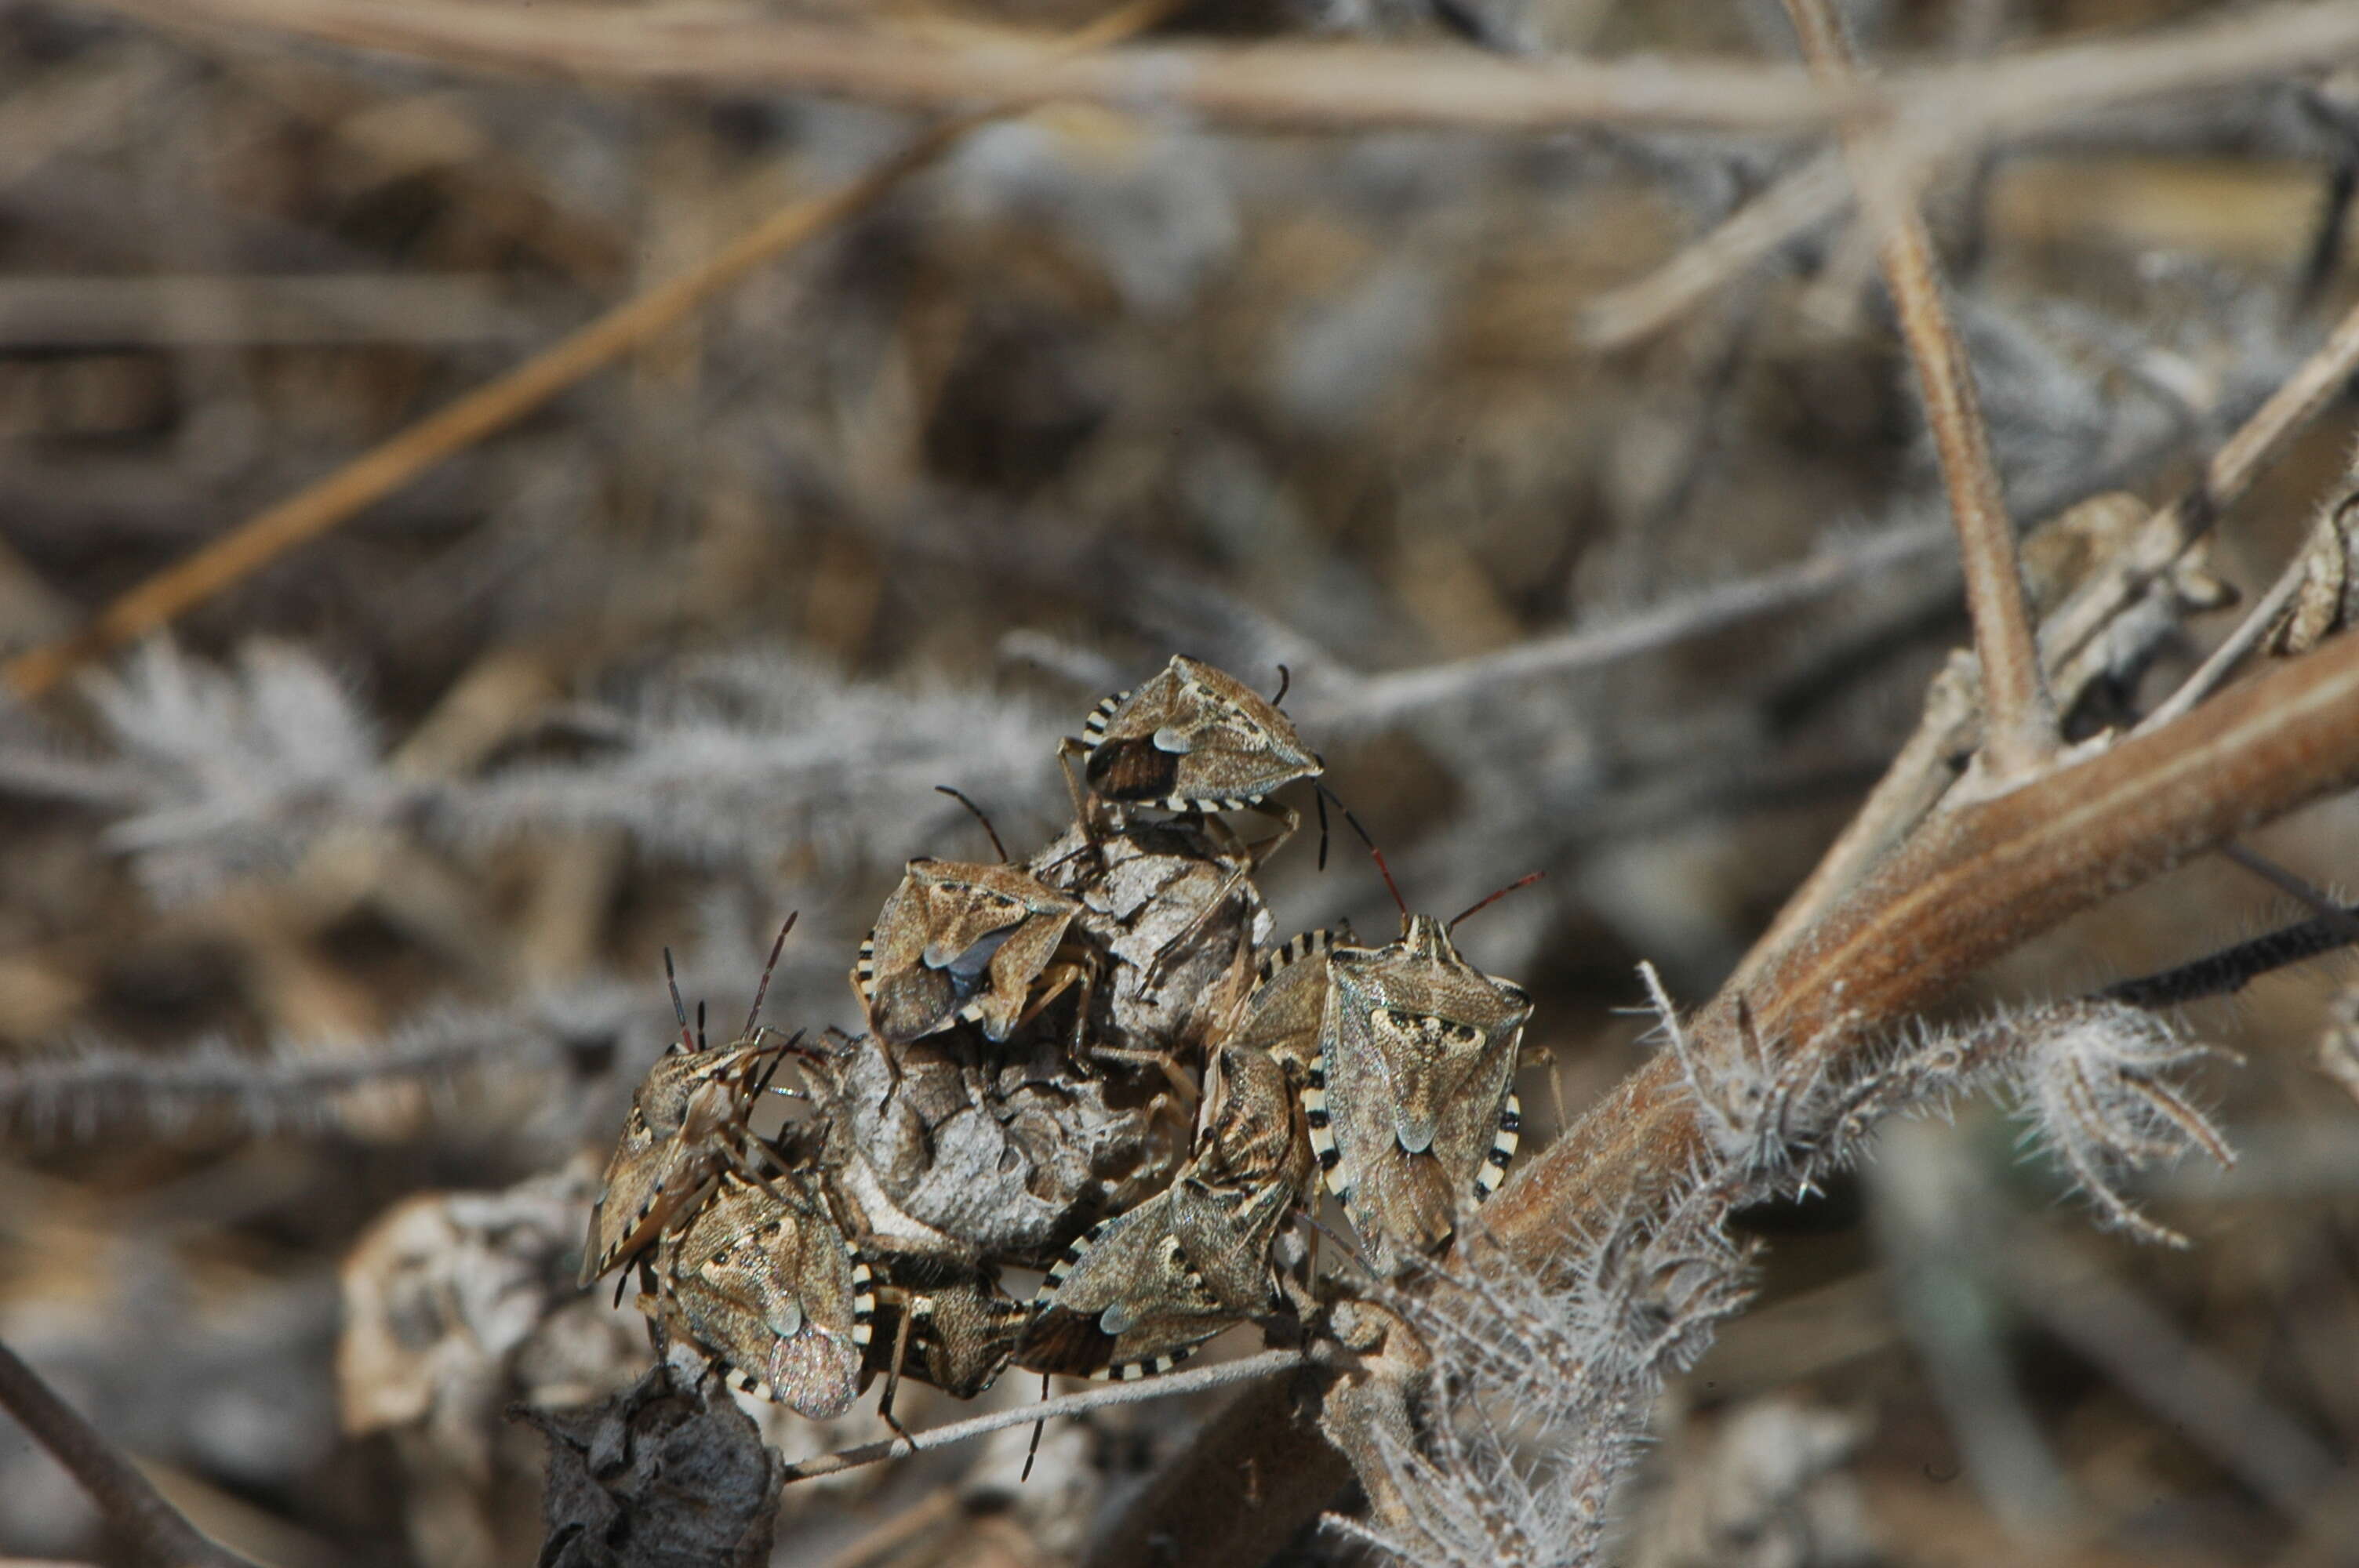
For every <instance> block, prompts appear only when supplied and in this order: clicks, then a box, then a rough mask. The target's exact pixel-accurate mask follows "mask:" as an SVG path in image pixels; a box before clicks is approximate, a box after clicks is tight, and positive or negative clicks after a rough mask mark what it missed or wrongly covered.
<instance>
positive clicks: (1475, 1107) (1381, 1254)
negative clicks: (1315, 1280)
mask: <svg viewBox="0 0 2359 1568" xmlns="http://www.w3.org/2000/svg"><path fill="white" fill-rule="evenodd" d="M1478 907H1479V906H1478ZM1470 913H1471V911H1470ZM1460 918H1461V919H1463V918H1464V916H1460ZM1455 924H1456V922H1455V921H1453V922H1451V925H1455ZM1327 977H1328V987H1327V1007H1326V1011H1325V1015H1324V1018H1323V1020H1322V1022H1321V1027H1320V1054H1319V1057H1318V1059H1317V1060H1316V1061H1315V1062H1314V1063H1312V1065H1311V1070H1310V1079H1309V1081H1308V1082H1307V1083H1306V1084H1305V1085H1304V1086H1303V1090H1302V1103H1303V1108H1304V1110H1305V1111H1306V1113H1307V1115H1308V1119H1309V1121H1310V1139H1311V1143H1312V1147H1313V1148H1314V1150H1315V1151H1316V1152H1317V1154H1318V1157H1319V1162H1320V1164H1321V1167H1322V1168H1323V1169H1324V1170H1325V1172H1326V1175H1327V1185H1328V1187H1329V1189H1330V1190H1331V1191H1332V1192H1333V1193H1334V1194H1335V1195H1336V1196H1338V1197H1339V1198H1341V1199H1342V1200H1343V1205H1344V1207H1345V1209H1346V1211H1347V1212H1348V1213H1349V1214H1350V1215H1351V1217H1352V1226H1353V1229H1354V1230H1355V1231H1356V1232H1357V1233H1358V1234H1359V1237H1360V1239H1361V1242H1362V1244H1363V1245H1364V1248H1365V1249H1366V1251H1367V1253H1368V1256H1369V1259H1370V1261H1371V1262H1372V1263H1373V1264H1374V1265H1375V1267H1376V1268H1378V1269H1379V1270H1385V1271H1389V1270H1390V1269H1391V1268H1392V1267H1393V1264H1394V1262H1395V1260H1397V1256H1398V1255H1399V1252H1400V1250H1401V1249H1407V1250H1408V1251H1412V1252H1430V1251H1433V1250H1436V1249H1439V1248H1440V1246H1441V1245H1442V1243H1444V1242H1445V1241H1447V1240H1448V1239H1449V1238H1450V1236H1451V1232H1452V1231H1453V1230H1454V1229H1455V1228H1456V1227H1457V1217H1458V1209H1459V1205H1460V1203H1461V1201H1462V1199H1464V1198H1467V1197H1470V1196H1471V1197H1473V1198H1475V1199H1481V1198H1485V1197H1488V1196H1489V1195H1491V1194H1492V1193H1493V1192H1494V1191H1495V1190H1496V1188H1497V1187H1498V1184H1499V1183H1500V1181H1501V1180H1502V1179H1504V1177H1505V1176H1506V1168H1507V1162H1508V1161H1509V1160H1511V1159H1512V1158H1514V1156H1515V1152H1516V1143H1517V1136H1518V1129H1519V1128H1520V1127H1521V1125H1522V1112H1521V1108H1520V1107H1519V1106H1518V1105H1517V1100H1516V1096H1515V1093H1514V1090H1513V1087H1512V1086H1513V1083H1514V1080H1515V1073H1516V1054H1517V1047H1518V1045H1519V1044H1520V1043H1521V1040H1522V1035H1523V1028H1524V1022H1525V1020H1527V1019H1528V1018H1529V1017H1530V1016H1531V1011H1532V1002H1531V998H1530V996H1529V995H1528V994H1527V993H1526V992H1525V990H1524V989H1523V988H1521V987H1520V986H1517V985H1514V984H1511V983H1509V982H1508V981H1506V980H1501V979H1494V978H1493V977H1491V976H1489V975H1486V974H1484V972H1483V971H1482V970H1480V969H1478V968H1474V966H1473V965H1472V964H1469V963H1468V962H1466V960H1465V959H1463V958H1462V957H1459V956H1458V950H1457V948H1456V947H1454V946H1451V941H1450V928H1449V926H1447V925H1443V924H1442V923H1441V922H1440V921H1439V920H1436V919H1434V918H1433V917H1432V916H1430V915H1423V914H1403V915H1402V917H1401V936H1400V940H1399V941H1397V942H1395V943H1392V944H1390V945H1389V946H1383V947H1351V946H1339V947H1337V948H1335V949H1334V950H1333V951H1332V952H1331V953H1330V954H1328V956H1327Z"/></svg>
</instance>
